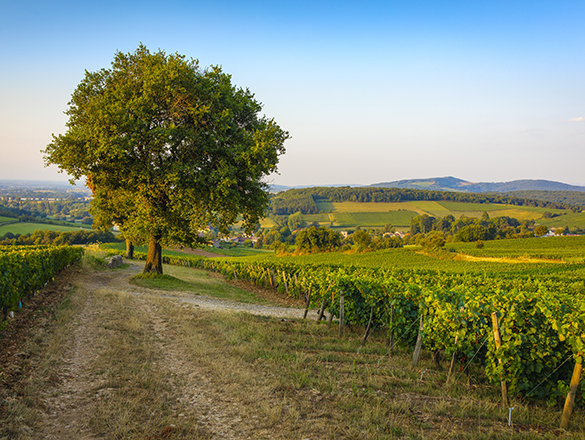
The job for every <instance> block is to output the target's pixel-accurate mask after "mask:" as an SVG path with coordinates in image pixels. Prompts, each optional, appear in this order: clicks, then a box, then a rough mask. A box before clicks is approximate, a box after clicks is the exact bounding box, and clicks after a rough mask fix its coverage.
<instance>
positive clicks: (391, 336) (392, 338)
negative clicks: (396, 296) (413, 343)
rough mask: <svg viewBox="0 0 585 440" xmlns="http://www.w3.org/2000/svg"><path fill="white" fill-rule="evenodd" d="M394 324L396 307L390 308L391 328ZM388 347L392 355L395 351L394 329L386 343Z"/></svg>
mask: <svg viewBox="0 0 585 440" xmlns="http://www.w3.org/2000/svg"><path fill="white" fill-rule="evenodd" d="M392 324H394V306H393V305H391V306H390V328H392ZM386 345H387V346H388V347H389V348H390V353H392V350H394V329H393V328H392V330H390V334H389V335H388V339H387V341H386Z"/></svg>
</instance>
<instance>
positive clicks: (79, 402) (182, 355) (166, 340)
mask: <svg viewBox="0 0 585 440" xmlns="http://www.w3.org/2000/svg"><path fill="white" fill-rule="evenodd" d="M136 271H137V268H136V267H135V266H131V267H130V268H128V269H125V270H117V271H108V272H81V271H79V272H78V273H76V274H75V276H71V277H70V282H71V283H72V286H69V287H71V288H74V289H75V295H72V297H71V298H72V299H71V301H74V302H75V301H77V303H76V304H74V305H73V306H72V312H71V314H72V315H71V316H70V317H69V318H66V317H65V318H63V319H65V320H67V319H69V320H68V321H67V324H66V325H64V326H63V327H62V328H61V330H60V334H57V335H52V337H53V338H54V339H53V340H51V341H49V342H48V344H51V345H54V346H55V347H61V348H55V349H54V352H53V353H52V355H51V356H49V357H50V359H48V358H47V360H46V361H45V364H46V365H44V366H41V365H40V364H41V363H42V361H41V360H38V361H35V362H36V366H31V369H30V374H31V376H30V377H26V376H25V375H23V377H21V378H20V379H19V380H20V382H22V387H25V386H31V385H32V386H33V387H34V386H35V385H34V384H33V383H34V382H35V379H34V378H33V376H34V375H46V376H47V377H45V378H38V379H39V380H38V384H39V385H36V386H37V387H40V389H38V390H37V394H36V395H35V399H36V400H37V402H36V413H35V414H36V415H35V416H34V417H31V421H32V422H33V423H30V426H29V423H28V422H27V423H23V424H22V426H17V427H15V428H14V429H13V431H12V432H16V433H17V435H16V436H15V437H14V438H23V439H24V438H34V439H37V438H38V439H47V440H56V439H59V440H61V439H82V440H85V439H88V440H89V439H101V438H145V439H146V438H148V439H153V440H154V439H158V438H161V439H162V438H169V439H170V438H211V439H245V438H250V436H249V434H248V433H247V430H248V429H249V427H250V420H247V421H244V420H243V417H242V415H241V414H240V409H239V402H238V399H234V398H233V397H231V396H230V395H229V393H224V392H223V391H222V389H221V388H220V387H218V386H217V384H214V383H213V380H212V379H211V378H210V377H209V376H210V375H209V374H208V373H209V372H206V371H205V369H204V368H203V367H198V366H197V364H195V363H193V361H192V358H190V357H189V354H188V350H186V348H185V346H184V344H183V341H181V339H180V338H179V337H178V335H177V333H176V332H175V331H174V330H173V328H170V327H169V325H168V324H167V321H166V320H165V318H164V314H161V311H160V309H161V305H162V304H163V302H169V303H171V304H175V305H179V306H180V307H183V308H185V307H187V308H199V309H201V310H216V311H223V312H246V313H252V314H257V315H262V316H273V317H278V318H281V319H282V320H288V319H298V318H302V317H303V314H304V310H302V309H295V308H287V307H272V306H262V305H253V304H241V303H236V302H231V301H222V300H219V299H215V298H210V297H204V296H197V295H195V294H193V293H184V292H168V291H156V290H151V289H144V288H140V287H137V286H134V285H132V284H130V283H129V279H130V277H131V275H132V274H133V273H135V272H136ZM120 298H121V299H123V300H124V301H126V302H125V303H124V304H123V305H120V304H116V305H115V307H114V306H113V305H109V302H113V303H116V301H118V302H119V301H121V299H120ZM161 301H162V302H161ZM120 307H122V308H125V309H127V310H129V311H131V315H130V314H129V315H128V316H129V318H128V321H131V320H138V321H139V322H140V324H139V327H140V331H142V333H143V335H142V336H141V337H142V338H143V339H145V340H148V341H149V345H150V346H151V347H149V349H151V350H152V351H153V352H155V353H159V355H158V356H162V357H164V362H153V365H156V369H157V370H156V376H157V377H158V378H161V379H162V380H163V381H164V382H165V384H166V385H167V386H168V387H169V391H168V392H167V394H168V395H165V398H166V399H167V400H168V401H169V402H171V403H170V404H166V403H165V405H166V406H170V407H171V409H170V411H171V412H170V415H168V417H170V418H171V419H170V420H174V419H176V420H178V421H180V422H183V426H186V427H183V428H181V429H186V430H187V431H186V432H189V433H190V434H186V435H185V436H184V437H183V436H180V435H178V434H177V435H175V436H172V435H170V434H169V433H171V434H172V433H173V432H174V431H172V430H173V429H178V428H176V426H177V425H176V424H175V423H169V424H168V426H167V428H165V429H167V431H165V430H163V431H161V432H153V433H152V434H151V436H146V437H144V436H142V437H132V435H129V436H125V435H124V433H122V434H116V435H114V434H112V430H113V429H115V428H114V427H108V426H102V425H103V423H104V422H103V421H102V422H99V421H96V419H99V418H100V416H99V413H100V411H101V412H103V411H105V410H104V409H103V408H104V407H105V406H107V405H108V403H107V402H109V401H110V400H113V401H115V400H116V396H117V395H118V394H120V389H121V388H123V385H120V383H119V381H120V380H121V379H122V378H121V377H120V375H118V376H112V375H110V376H108V374H104V371H109V367H107V366H105V365H106V364H105V362H106V363H107V362H108V361H109V362H111V361H112V359H110V358H111V356H112V355H111V354H108V353H109V352H108V350H110V349H111V347H110V345H113V344H114V342H112V341H114V340H115V339H116V338H119V337H120V336H119V334H120V330H119V325H120V324H119V323H116V322H115V321H113V320H112V319H113V318H111V316H110V315H111V314H113V313H116V310H117V309H119V308H120ZM312 313H313V314H315V313H316V312H315V311H312ZM132 337H134V336H132ZM48 350H49V352H50V351H51V348H50V347H49V349H48ZM45 357H47V355H45ZM109 357H110V358H109ZM17 361H18V359H15V360H14V362H17ZM35 362H33V363H35ZM33 367H34V368H33ZM41 367H42V368H41ZM41 370H42V371H43V373H39V371H41ZM0 372H1V371H0ZM112 374H113V373H112ZM41 383H42V385H40V384H41ZM25 384H27V385H25ZM20 394H22V391H21V392H20ZM111 405H115V404H114V403H111ZM7 412H10V408H9V409H8V410H7ZM0 413H1V411H0ZM96 414H97V415H96ZM246 414H247V415H248V416H249V414H250V410H249V408H248V409H247V411H246ZM252 417H253V416H252ZM173 418H174V419H173ZM100 423H102V425H100ZM165 423H166V422H165ZM106 425H107V424H106ZM0 428H1V426H0ZM168 430H171V431H168ZM194 430H195V431H194ZM9 432H10V431H9ZM181 432H183V431H181ZM193 432H195V433H196V435H195V434H193ZM1 434H2V431H0V438H1V437H2V435H1ZM266 436H267V437H268V438H271V437H272V435H271V434H270V433H269V432H267V433H266ZM8 438H13V437H11V436H9V437H8Z"/></svg>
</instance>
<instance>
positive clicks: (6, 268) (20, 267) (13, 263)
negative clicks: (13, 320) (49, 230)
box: [0, 246, 83, 317]
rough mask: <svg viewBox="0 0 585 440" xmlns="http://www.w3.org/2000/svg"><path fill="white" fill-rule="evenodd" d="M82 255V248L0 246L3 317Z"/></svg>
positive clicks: (0, 303) (0, 300) (0, 294)
mask: <svg viewBox="0 0 585 440" xmlns="http://www.w3.org/2000/svg"><path fill="white" fill-rule="evenodd" d="M82 255H83V248H80V247H72V246H0V308H1V309H2V311H3V313H4V317H6V314H7V312H8V310H10V309H12V308H14V307H16V306H17V305H18V304H19V302H20V301H21V300H22V299H23V298H24V297H25V296H27V295H31V294H33V293H35V292H37V291H38V290H39V289H41V287H43V286H44V285H45V284H46V283H47V282H48V281H50V280H51V279H52V278H54V277H55V275H56V274H57V273H59V272H60V271H61V270H62V269H64V268H66V267H67V266H69V265H71V264H72V263H74V262H75V261H77V260H79V259H80V258H81V256H82Z"/></svg>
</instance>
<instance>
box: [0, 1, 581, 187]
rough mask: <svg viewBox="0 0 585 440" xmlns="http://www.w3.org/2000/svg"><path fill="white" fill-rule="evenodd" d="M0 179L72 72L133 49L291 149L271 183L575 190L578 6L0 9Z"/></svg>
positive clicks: (35, 155)
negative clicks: (233, 97)
mask: <svg viewBox="0 0 585 440" xmlns="http://www.w3.org/2000/svg"><path fill="white" fill-rule="evenodd" d="M0 8H1V9H0V152H1V157H2V159H1V160H0V179H41V180H63V179H64V176H63V175H60V174H58V173H57V170H56V168H53V167H51V168H44V166H43V159H42V155H41V154H40V152H39V151H40V150H41V149H43V148H44V147H45V145H46V144H47V143H48V142H50V140H51V133H61V132H63V131H64V129H65V127H64V124H65V121H66V117H65V115H63V111H64V110H65V109H66V107H67V102H68V100H69V97H70V95H71V93H72V92H73V90H74V89H75V87H76V86H77V84H78V83H79V82H80V80H81V79H82V78H83V75H84V70H85V69H87V70H90V71H94V70H98V69H100V68H102V67H109V66H110V62H111V61H112V59H113V57H114V53H115V52H116V51H117V50H120V51H122V52H131V51H134V50H135V49H136V47H137V46H138V44H139V43H140V42H142V43H144V44H145V45H146V46H147V47H148V48H149V49H151V50H157V49H159V48H160V49H163V50H165V51H166V52H179V53H181V54H184V55H186V56H188V57H192V58H198V59H199V60H200V63H201V65H203V66H207V65H210V64H214V65H215V64H219V65H221V66H223V69H224V71H226V72H227V73H230V74H232V76H233V82H234V83H235V84H236V85H238V86H242V87H248V88H249V89H250V90H251V91H252V92H254V93H255V94H256V97H257V99H258V100H259V101H261V102H263V103H264V113H266V115H268V116H270V117H274V118H275V119H276V121H277V122H278V123H279V124H280V125H281V126H282V127H283V128H284V129H286V130H288V131H289V132H290V134H291V136H292V139H291V140H289V141H288V142H287V144H286V148H287V152H286V154H285V155H284V156H282V158H281V161H280V166H279V170H280V175H276V176H273V177H272V182H273V183H276V184H282V185H306V184H339V183H348V184H371V183H377V182H384V181H391V180H399V179H408V178H422V177H440V176H447V175H452V176H455V177H459V178H462V179H466V180H470V181H509V180H515V179H549V180H558V181H561V182H566V183H571V184H581V185H584V184H585V172H584V170H585V25H584V23H585V3H584V2H582V1H579V2H577V1H575V2H566V1H554V2H551V1H546V2H545V1H511V0H508V1H501V2H500V1H451V2H449V1H440V2H439V1H433V2H431V1H402V2H391V1H362V2H357V1H355V2H351V1H345V2H332V1H326V2H315V1H311V2H299V1H295V2H292V1H291V2H268V1H264V2H262V1H246V2H237V1H213V2H211V1H208V2H204V1H172V0H171V1H167V2H166V3H164V4H163V3H162V2H158V1H157V2H152V1H143V2H137V1H116V2H113V1H100V2H98V1H94V2H84V1H70V2H66V1H54V2H45V1H42V2H41V1H27V0H23V1H20V2H15V1H11V2H7V1H4V0H0Z"/></svg>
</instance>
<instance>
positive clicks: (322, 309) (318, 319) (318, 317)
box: [317, 298, 327, 322]
mask: <svg viewBox="0 0 585 440" xmlns="http://www.w3.org/2000/svg"><path fill="white" fill-rule="evenodd" d="M326 306H327V300H326V299H325V298H323V301H322V302H321V307H319V313H318V314H317V322H319V321H321V320H322V319H323V315H324V314H325V307H326Z"/></svg>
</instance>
